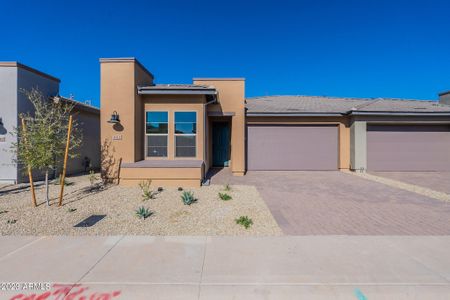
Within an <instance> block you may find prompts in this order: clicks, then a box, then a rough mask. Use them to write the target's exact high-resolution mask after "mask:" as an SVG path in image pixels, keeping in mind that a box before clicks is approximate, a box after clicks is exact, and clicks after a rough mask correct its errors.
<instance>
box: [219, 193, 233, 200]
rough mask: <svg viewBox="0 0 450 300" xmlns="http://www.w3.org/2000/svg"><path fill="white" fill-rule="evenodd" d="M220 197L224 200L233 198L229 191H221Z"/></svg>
mask: <svg viewBox="0 0 450 300" xmlns="http://www.w3.org/2000/svg"><path fill="white" fill-rule="evenodd" d="M219 198H220V199H221V200H223V201H228V200H231V199H233V197H231V196H230V195H228V194H227V193H219Z"/></svg>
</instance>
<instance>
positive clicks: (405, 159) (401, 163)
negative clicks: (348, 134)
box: [367, 125, 450, 171]
mask: <svg viewBox="0 0 450 300" xmlns="http://www.w3.org/2000/svg"><path fill="white" fill-rule="evenodd" d="M367 169H368V170H369V171H450V127H449V126H448V125H414V126H407V125H405V126H392V125H376V126H375V125H369V126H368V127H367Z"/></svg>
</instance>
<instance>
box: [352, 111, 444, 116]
mask: <svg viewBox="0 0 450 300" xmlns="http://www.w3.org/2000/svg"><path fill="white" fill-rule="evenodd" d="M348 114H349V115H350V116H436V117H439V116H450V112H404V111H399V112H385V111H350V112H349V113H348Z"/></svg>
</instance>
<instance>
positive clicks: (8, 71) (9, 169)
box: [0, 67, 17, 183]
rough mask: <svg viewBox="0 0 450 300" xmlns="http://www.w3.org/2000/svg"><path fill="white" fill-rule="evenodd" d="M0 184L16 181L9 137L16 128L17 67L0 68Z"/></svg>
mask: <svg viewBox="0 0 450 300" xmlns="http://www.w3.org/2000/svg"><path fill="white" fill-rule="evenodd" d="M0 103H1V105H2V107H1V110H0V118H2V121H3V124H4V126H3V127H1V128H0V182H8V183H13V182H14V181H15V180H17V168H16V166H15V165H14V164H13V162H12V161H13V159H14V154H13V153H12V152H11V145H12V143H14V142H15V141H16V138H15V137H14V136H12V135H11V132H12V131H13V129H14V127H17V67H0Z"/></svg>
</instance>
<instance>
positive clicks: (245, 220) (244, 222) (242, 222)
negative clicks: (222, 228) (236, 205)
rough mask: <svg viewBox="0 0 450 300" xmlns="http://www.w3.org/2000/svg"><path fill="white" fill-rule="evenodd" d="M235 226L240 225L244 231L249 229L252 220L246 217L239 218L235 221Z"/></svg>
mask: <svg viewBox="0 0 450 300" xmlns="http://www.w3.org/2000/svg"><path fill="white" fill-rule="evenodd" d="M236 224H239V225H242V226H244V227H245V229H249V228H250V226H252V225H253V220H252V219H250V218H249V217H247V216H240V217H239V218H238V219H236Z"/></svg>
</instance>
